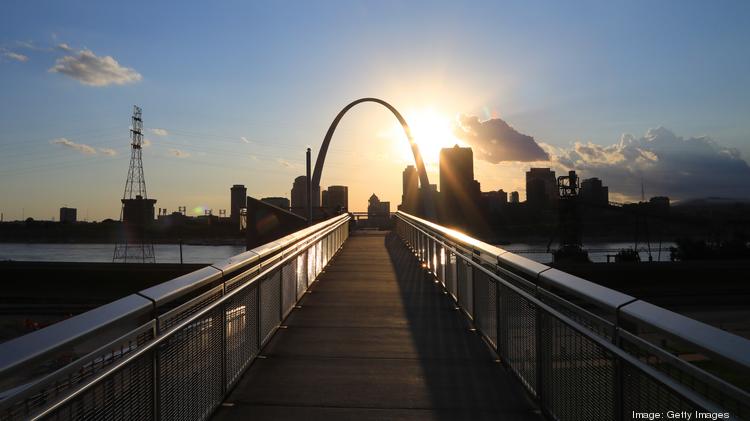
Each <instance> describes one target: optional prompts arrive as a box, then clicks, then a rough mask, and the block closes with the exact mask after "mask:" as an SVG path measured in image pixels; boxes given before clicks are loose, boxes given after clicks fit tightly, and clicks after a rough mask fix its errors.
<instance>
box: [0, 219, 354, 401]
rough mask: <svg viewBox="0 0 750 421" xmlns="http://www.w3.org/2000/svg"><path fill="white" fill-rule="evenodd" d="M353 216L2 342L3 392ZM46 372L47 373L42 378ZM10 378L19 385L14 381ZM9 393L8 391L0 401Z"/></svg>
mask: <svg viewBox="0 0 750 421" xmlns="http://www.w3.org/2000/svg"><path fill="white" fill-rule="evenodd" d="M348 219H349V215H348V214H342V215H338V216H336V217H333V218H330V219H327V220H325V221H322V222H320V223H318V224H315V225H312V226H310V227H306V228H304V229H302V230H299V231H297V232H294V233H292V234H289V235H287V236H285V237H282V238H279V239H277V240H276V241H272V242H270V243H267V244H263V245H261V246H259V247H256V248H254V249H252V250H249V251H246V252H244V253H241V254H239V255H237V256H234V257H230V258H228V259H225V260H222V261H219V262H216V263H214V264H213V265H210V266H207V267H205V268H201V269H198V270H196V271H193V272H190V273H188V274H185V275H182V276H179V277H177V278H174V279H171V280H169V281H166V282H163V283H161V284H158V285H155V286H153V287H150V288H147V289H145V290H142V291H140V292H138V293H135V294H131V295H129V296H126V297H123V298H121V299H119V300H116V301H114V302H111V303H108V304H105V305H103V306H100V307H97V308H94V309H92V310H90V311H87V312H85V313H81V314H79V315H76V316H74V317H71V318H69V319H66V320H63V321H60V322H58V323H55V324H52V325H50V326H47V327H45V328H43V329H40V330H37V331H34V332H31V333H29V334H26V335H23V336H20V337H18V338H14V339H11V340H9V341H7V342H4V343H2V344H0V379H2V380H0V392H2V391H5V390H9V389H12V388H14V387H17V386H18V382H17V381H14V380H12V379H13V378H14V377H15V376H16V375H17V374H18V373H22V372H24V370H29V369H31V368H35V367H36V366H37V364H38V363H39V362H41V361H44V360H45V359H47V358H49V357H50V356H51V355H53V354H55V353H56V352H58V351H60V350H62V349H68V348H70V347H73V346H75V345H76V344H80V343H82V342H84V341H86V340H89V339H92V338H96V339H97V341H96V342H97V343H98V344H103V343H107V342H109V341H110V340H114V339H116V338H117V337H120V336H121V335H122V334H124V333H126V332H129V331H132V330H133V329H136V328H138V327H139V326H141V325H143V324H145V323H147V322H148V321H149V320H152V319H156V318H157V317H158V316H159V315H160V312H161V311H160V310H161V309H163V308H165V307H166V308H168V307H169V305H171V304H172V303H174V302H179V301H180V300H184V299H185V298H186V297H189V296H190V295H191V294H193V293H194V292H195V291H200V290H202V289H203V288H204V287H206V286H209V285H213V284H215V283H219V282H221V280H222V279H229V278H230V277H231V276H232V275H233V274H235V273H238V272H241V271H243V270H245V269H247V268H249V267H250V266H251V265H254V264H258V263H261V267H262V262H263V261H266V260H268V259H272V258H273V257H274V256H277V255H278V254H279V252H281V251H283V250H287V249H290V248H296V247H298V245H299V244H300V243H302V242H305V240H307V239H311V238H315V237H316V234H318V233H320V232H324V231H325V230H326V229H327V228H329V227H331V226H333V225H336V224H338V223H340V222H342V221H345V220H348ZM273 263H275V259H274V262H273ZM84 354H85V353H84ZM43 375H44V373H41V374H38V375H37V376H36V377H37V378H39V377H41V376H43ZM8 381H12V382H13V383H15V384H8V383H7V382H8ZM27 381H34V378H28V379H27ZM6 397H7V396H2V397H0V400H2V399H4V398H6Z"/></svg>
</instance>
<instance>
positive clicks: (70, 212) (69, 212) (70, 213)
mask: <svg viewBox="0 0 750 421" xmlns="http://www.w3.org/2000/svg"><path fill="white" fill-rule="evenodd" d="M77 220H78V210H77V209H76V208H65V207H63V208H60V222H76V221H77Z"/></svg>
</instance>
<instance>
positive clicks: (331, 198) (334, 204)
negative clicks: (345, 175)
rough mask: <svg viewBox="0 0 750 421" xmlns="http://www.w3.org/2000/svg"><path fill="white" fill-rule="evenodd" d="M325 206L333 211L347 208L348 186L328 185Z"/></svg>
mask: <svg viewBox="0 0 750 421" xmlns="http://www.w3.org/2000/svg"><path fill="white" fill-rule="evenodd" d="M327 199H328V200H327V202H328V203H327V206H326V207H327V208H328V209H331V210H333V211H339V210H341V211H346V210H348V209H349V188H348V187H347V186H329V187H328V198H327Z"/></svg>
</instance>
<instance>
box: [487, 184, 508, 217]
mask: <svg viewBox="0 0 750 421" xmlns="http://www.w3.org/2000/svg"><path fill="white" fill-rule="evenodd" d="M482 199H484V207H485V209H486V210H488V211H490V212H499V211H501V210H502V209H503V208H504V207H505V205H507V204H508V193H506V192H505V191H504V190H502V189H500V190H498V191H490V192H483V193H482Z"/></svg>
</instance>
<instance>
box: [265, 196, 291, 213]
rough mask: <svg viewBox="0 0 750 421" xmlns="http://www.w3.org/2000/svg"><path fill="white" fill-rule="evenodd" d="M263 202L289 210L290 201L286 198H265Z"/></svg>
mask: <svg viewBox="0 0 750 421" xmlns="http://www.w3.org/2000/svg"><path fill="white" fill-rule="evenodd" d="M260 201H261V202H264V203H268V204H270V205H274V206H276V207H277V208H281V209H284V210H289V199H287V198H286V197H264V198H262V199H260Z"/></svg>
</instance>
